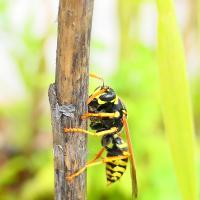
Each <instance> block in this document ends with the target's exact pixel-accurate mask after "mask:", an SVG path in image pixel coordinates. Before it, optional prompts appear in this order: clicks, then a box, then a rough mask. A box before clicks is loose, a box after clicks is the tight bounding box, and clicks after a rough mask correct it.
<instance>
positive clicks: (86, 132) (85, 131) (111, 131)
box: [64, 127, 117, 136]
mask: <svg viewBox="0 0 200 200" xmlns="http://www.w3.org/2000/svg"><path fill="white" fill-rule="evenodd" d="M64 132H65V133H75V132H78V133H84V134H89V135H94V136H103V135H106V134H111V133H115V132H117V128H116V127H112V128H111V129H109V130H105V131H100V132H98V133H94V132H91V131H87V130H85V129H81V128H64Z"/></svg>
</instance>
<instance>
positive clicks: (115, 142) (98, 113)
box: [64, 74, 137, 198]
mask: <svg viewBox="0 0 200 200" xmlns="http://www.w3.org/2000/svg"><path fill="white" fill-rule="evenodd" d="M90 76H91V77H93V78H97V79H100V80H101V81H102V82H103V84H102V85H101V86H99V87H97V88H96V89H95V91H94V93H93V94H91V95H90V96H89V98H88V100H87V104H88V112H87V113H85V114H83V115H82V116H81V118H82V119H88V118H89V119H90V128H91V129H92V130H95V132H91V131H87V130H84V129H81V128H65V129H64V132H65V133H75V132H78V133H84V134H89V135H94V136H101V137H102V138H101V144H102V148H101V150H100V151H99V152H98V153H97V154H96V156H95V158H94V159H92V160H90V161H88V162H87V163H86V165H85V166H84V167H82V168H81V169H80V170H78V171H77V172H75V173H74V174H72V175H70V176H67V177H66V178H67V180H73V179H74V178H75V177H76V176H78V175H80V174H81V173H82V172H83V171H85V170H86V169H87V168H88V167H91V166H95V165H99V164H102V163H103V164H105V165H106V177H107V183H108V184H112V183H114V182H116V181H117V180H119V179H120V177H121V176H122V175H123V174H124V172H125V170H126V168H127V163H128V160H129V161H130V170H131V179H132V193H133V197H134V198H136V197H137V179H136V167H135V161H134V154H133V147H132V143H131V136H130V132H129V128H128V123H127V109H126V107H125V105H124V103H123V102H122V100H121V99H120V98H119V97H118V96H117V95H116V92H115V91H114V90H113V89H112V88H111V87H109V86H105V85H104V80H103V78H101V77H99V76H97V75H95V74H90ZM123 128H124V130H125V133H126V140H127V143H126V142H124V141H123V139H122V137H121V132H122V129H123ZM104 151H107V155H106V157H104V158H101V156H102V154H103V152H104Z"/></svg>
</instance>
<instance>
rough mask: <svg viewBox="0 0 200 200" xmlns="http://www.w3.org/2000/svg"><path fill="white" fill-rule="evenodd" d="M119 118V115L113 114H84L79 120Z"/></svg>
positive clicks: (117, 113)
mask: <svg viewBox="0 0 200 200" xmlns="http://www.w3.org/2000/svg"><path fill="white" fill-rule="evenodd" d="M119 116H120V113H119V112H118V111H117V112H114V113H85V114H83V115H82V116H81V119H86V118H89V117H109V118H118V117H119Z"/></svg>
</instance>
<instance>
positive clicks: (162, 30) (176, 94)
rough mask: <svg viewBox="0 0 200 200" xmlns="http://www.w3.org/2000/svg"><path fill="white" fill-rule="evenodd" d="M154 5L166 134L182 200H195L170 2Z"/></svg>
mask: <svg viewBox="0 0 200 200" xmlns="http://www.w3.org/2000/svg"><path fill="white" fill-rule="evenodd" d="M157 4H158V13H159V16H158V58H159V72H160V73H159V75H160V76H159V77H160V90H161V97H162V101H161V103H162V107H163V115H164V121H165V126H166V133H167V137H168V139H169V143H170V148H171V152H172V157H173V162H174V166H175V170H176V174H177V179H178V181H179V185H180V189H181V192H182V196H183V199H185V200H187V199H191V200H192V199H194V200H196V199H197V182H196V176H197V174H196V167H195V165H196V163H195V143H194V130H193V117H192V112H191V105H190V103H191V102H190V97H189V88H188V81H187V76H186V63H185V56H184V51H183V45H182V41H181V38H180V34H179V31H178V29H177V24H176V16H175V11H174V7H173V3H172V1H171V0H166V1H162V0H157ZM177 141H178V142H177ZM185 144H187V145H185Z"/></svg>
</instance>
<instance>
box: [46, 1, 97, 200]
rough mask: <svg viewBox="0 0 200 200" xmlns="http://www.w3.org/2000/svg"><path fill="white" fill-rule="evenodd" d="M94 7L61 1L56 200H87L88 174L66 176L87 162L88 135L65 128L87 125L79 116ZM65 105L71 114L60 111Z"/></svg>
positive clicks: (53, 94)
mask: <svg viewBox="0 0 200 200" xmlns="http://www.w3.org/2000/svg"><path fill="white" fill-rule="evenodd" d="M92 10H93V0H60V3H59V13H58V41H57V59H56V83H55V85H54V84H52V85H50V88H49V100H50V105H51V111H52V127H53V145H54V167H55V171H54V173H55V199H56V200H60V199H61V200H64V199H67V200H79V199H80V200H84V199H85V196H86V195H85V194H86V175H85V173H82V174H80V176H78V177H76V178H75V179H74V180H73V181H71V182H67V181H66V176H67V175H70V174H72V173H73V172H75V171H77V170H78V169H80V168H81V167H83V166H84V165H85V161H86V142H87V137H86V135H83V134H78V133H77V134H70V133H67V134H64V132H63V130H64V128H65V127H66V128H69V127H72V128H74V127H79V128H83V129H86V128H87V122H86V121H85V120H84V121H82V120H81V118H80V116H81V115H82V114H83V113H85V112H87V104H86V100H87V98H88V77H89V75H88V71H89V67H88V65H89V47H90V32H91V21H92ZM58 105H59V106H61V107H59V106H58ZM63 105H65V106H66V107H65V110H66V112H65V115H67V116H68V117H67V116H64V115H62V116H61V113H60V112H59V110H60V109H61V108H64V107H63ZM74 109H75V110H74ZM73 115H74V117H73Z"/></svg>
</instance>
